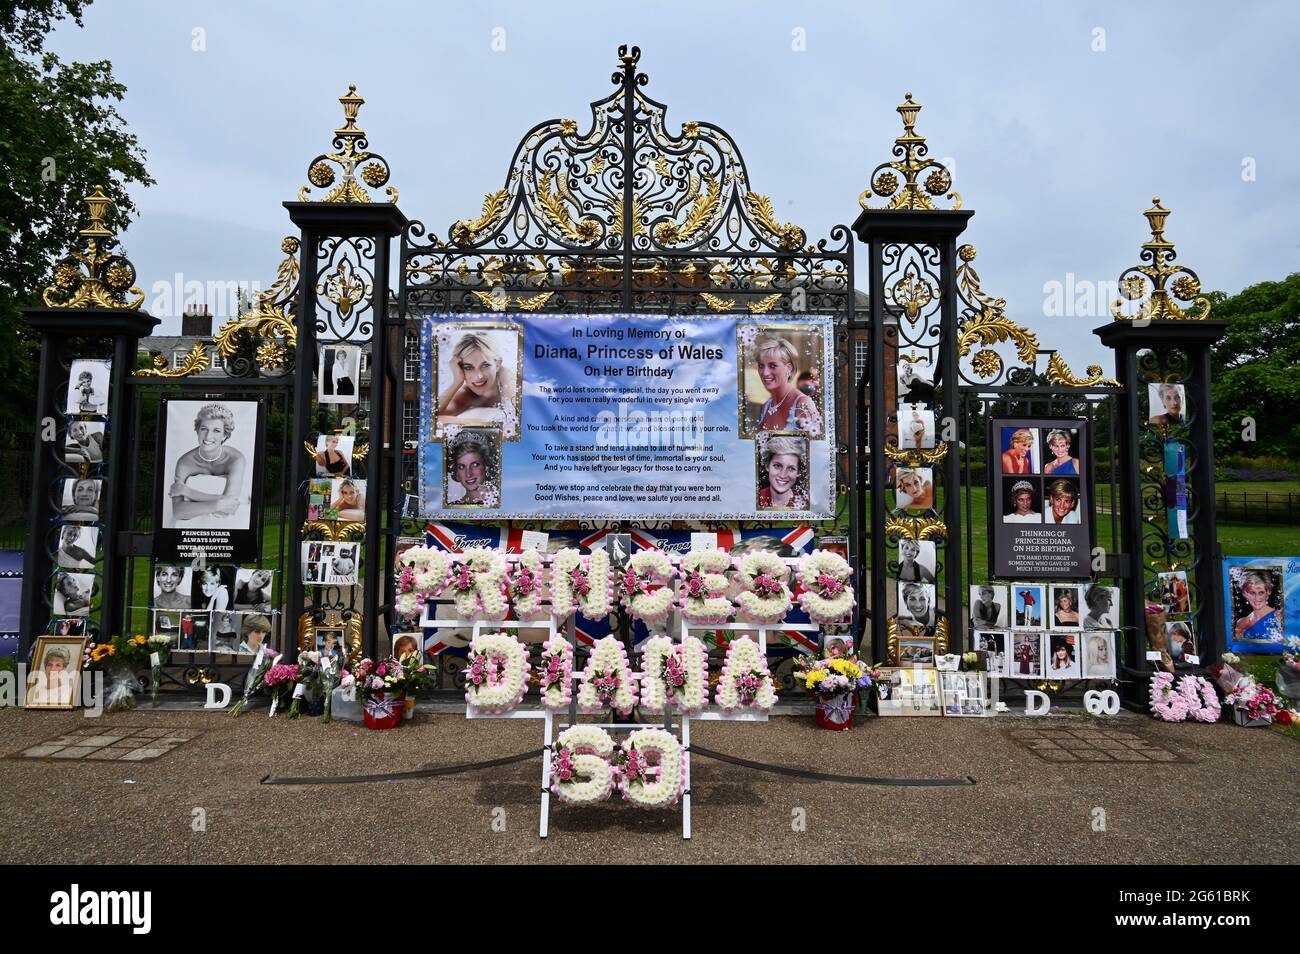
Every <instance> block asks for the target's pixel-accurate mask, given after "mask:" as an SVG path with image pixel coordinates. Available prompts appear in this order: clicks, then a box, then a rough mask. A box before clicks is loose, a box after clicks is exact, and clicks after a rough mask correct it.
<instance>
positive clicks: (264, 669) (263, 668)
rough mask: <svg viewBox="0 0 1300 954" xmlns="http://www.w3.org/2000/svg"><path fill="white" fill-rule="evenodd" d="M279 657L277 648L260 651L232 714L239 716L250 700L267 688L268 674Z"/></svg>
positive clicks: (232, 709)
mask: <svg viewBox="0 0 1300 954" xmlns="http://www.w3.org/2000/svg"><path fill="white" fill-rule="evenodd" d="M279 657H280V654H279V653H277V652H276V651H275V650H273V649H268V650H266V651H265V652H262V653H260V654H259V655H258V657H257V658H256V659H254V660H253V668H252V672H251V673H250V674H249V676H248V680H247V681H246V682H245V683H244V697H243V698H242V699H240V700H239V701H238V702H236V703H235V704H234V706H233V707H232V708H231V710H230V714H231V715H232V716H237V715H239V714H240V713H241V712H243V711H244V710H245V709H247V708H248V700H249V699H251V698H253V696H254V695H256V694H257V693H259V692H261V691H262V689H264V688H266V676H267V674H268V673H269V672H270V671H271V667H272V666H274V665H275V661H276V660H277V659H278V658H279Z"/></svg>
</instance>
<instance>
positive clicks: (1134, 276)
mask: <svg viewBox="0 0 1300 954" xmlns="http://www.w3.org/2000/svg"><path fill="white" fill-rule="evenodd" d="M1169 211H1170V210H1169V209H1167V208H1165V207H1164V206H1163V205H1161V204H1160V196H1156V197H1155V198H1154V199H1152V200H1151V208H1149V209H1147V210H1146V211H1145V212H1143V213H1142V214H1143V215H1144V216H1146V220H1147V224H1148V225H1149V226H1150V228H1151V238H1149V239H1148V240H1147V241H1145V242H1143V243H1142V255H1141V258H1142V261H1143V262H1144V263H1145V264H1142V265H1133V266H1130V267H1129V268H1127V269H1125V270H1124V272H1123V273H1122V274H1121V275H1120V277H1119V293H1120V297H1119V298H1116V299H1115V302H1114V304H1112V305H1111V308H1110V313H1111V315H1112V316H1113V317H1114V318H1115V320H1116V321H1177V320H1180V319H1181V320H1187V319H1195V320H1200V319H1204V318H1208V317H1210V308H1211V305H1210V302H1209V300H1208V299H1206V298H1204V297H1202V296H1201V279H1200V278H1199V277H1198V276H1197V274H1196V273H1195V272H1194V271H1192V270H1191V269H1190V268H1187V267H1185V266H1183V265H1177V264H1175V263H1174V259H1175V258H1176V257H1177V252H1176V250H1175V248H1174V243H1173V242H1171V241H1169V240H1168V239H1166V238H1165V221H1166V220H1167V219H1168V218H1169ZM1174 276H1177V277H1176V278H1175V277H1174ZM1171 278H1172V279H1173V281H1170V279H1171ZM1178 302H1191V303H1192V305H1193V306H1194V307H1196V308H1197V309H1198V310H1197V312H1196V314H1189V313H1188V312H1186V311H1184V310H1183V307H1182V306H1180V305H1179V304H1178ZM1126 303H1127V309H1126Z"/></svg>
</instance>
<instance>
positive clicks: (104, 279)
mask: <svg viewBox="0 0 1300 954" xmlns="http://www.w3.org/2000/svg"><path fill="white" fill-rule="evenodd" d="M83 201H84V202H85V203H86V208H87V210H88V211H89V215H90V224H89V225H87V226H86V227H85V228H83V229H82V230H81V231H80V232H78V233H77V234H78V235H80V236H81V237H82V238H84V239H85V240H86V249H85V251H84V252H83V251H81V250H80V249H76V248H74V249H73V250H72V251H71V252H69V253H68V255H67V257H65V258H64V259H63V260H62V261H60V262H59V263H58V264H57V265H55V266H54V284H53V285H50V286H49V287H48V288H46V289H45V292H44V294H43V295H42V296H41V300H42V301H44V302H45V305H46V307H47V308H113V309H119V310H122V311H139V310H140V306H141V305H142V304H144V292H142V291H141V290H140V289H138V288H136V287H134V282H135V266H134V265H132V264H131V262H130V260H129V259H127V258H126V256H124V255H122V254H121V253H120V252H115V251H113V246H115V245H116V244H117V238H116V237H115V236H114V235H113V233H112V232H111V231H110V230H109V229H108V228H106V227H105V226H104V217H105V216H106V215H108V211H109V209H111V208H112V207H113V200H112V199H110V198H109V197H108V196H106V195H105V194H104V187H103V186H95V191H94V192H92V193H90V195H88V196H86V197H85V199H84V200H83Z"/></svg>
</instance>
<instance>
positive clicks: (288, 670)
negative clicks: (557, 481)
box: [262, 662, 298, 718]
mask: <svg viewBox="0 0 1300 954" xmlns="http://www.w3.org/2000/svg"><path fill="white" fill-rule="evenodd" d="M297 683H298V666H297V665H296V664H293V665H290V664H289V663H281V662H277V663H273V664H272V666H271V668H270V669H268V670H267V671H266V675H265V676H264V677H263V678H262V685H263V686H264V687H265V688H266V691H267V692H269V693H270V694H271V712H270V717H271V718H275V713H276V710H277V709H279V708H280V703H281V702H283V701H284V697H285V696H287V695H288V694H289V693H291V692H293V687H294V686H295V685H297Z"/></svg>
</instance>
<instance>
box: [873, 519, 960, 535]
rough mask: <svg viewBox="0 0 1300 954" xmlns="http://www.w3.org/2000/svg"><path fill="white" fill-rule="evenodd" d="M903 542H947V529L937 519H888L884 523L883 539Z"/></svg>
mask: <svg viewBox="0 0 1300 954" xmlns="http://www.w3.org/2000/svg"><path fill="white" fill-rule="evenodd" d="M890 537H897V538H899V539H904V540H947V539H948V527H947V525H946V524H945V523H944V522H943V520H942V519H940V518H939V517H890V518H889V519H888V520H886V521H885V538H886V539H888V538H890Z"/></svg>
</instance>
